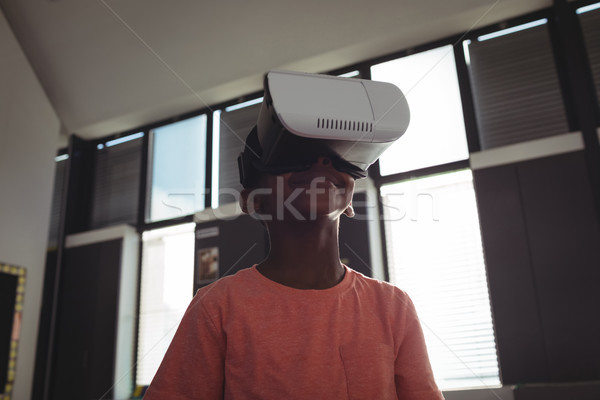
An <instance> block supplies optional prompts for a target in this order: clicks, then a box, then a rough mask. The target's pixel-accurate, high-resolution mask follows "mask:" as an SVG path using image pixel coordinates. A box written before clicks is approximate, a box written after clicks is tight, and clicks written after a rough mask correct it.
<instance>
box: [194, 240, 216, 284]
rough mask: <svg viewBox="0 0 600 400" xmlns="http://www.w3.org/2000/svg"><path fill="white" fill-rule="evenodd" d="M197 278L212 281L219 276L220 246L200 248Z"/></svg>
mask: <svg viewBox="0 0 600 400" xmlns="http://www.w3.org/2000/svg"><path fill="white" fill-rule="evenodd" d="M197 260H198V271H197V275H196V276H197V279H198V281H200V282H206V281H212V280H215V279H217V278H218V277H219V248H218V247H216V246H215V247H207V248H204V249H199V250H198V255H197Z"/></svg>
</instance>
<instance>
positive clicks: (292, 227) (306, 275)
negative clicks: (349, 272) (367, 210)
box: [258, 219, 345, 289]
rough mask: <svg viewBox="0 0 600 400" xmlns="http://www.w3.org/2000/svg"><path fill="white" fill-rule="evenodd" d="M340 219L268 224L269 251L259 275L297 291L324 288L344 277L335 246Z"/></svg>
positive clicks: (333, 284)
mask: <svg viewBox="0 0 600 400" xmlns="http://www.w3.org/2000/svg"><path fill="white" fill-rule="evenodd" d="M338 230H339V219H335V220H328V219H323V220H318V221H310V222H306V221H305V222H299V223H297V224H289V223H285V224H283V223H276V222H275V223H271V224H269V237H270V240H271V251H270V253H269V255H268V257H267V258H266V259H265V260H264V261H263V262H262V263H261V264H260V265H259V266H258V270H259V272H260V273H261V274H263V275H264V276H266V277H267V278H269V279H271V280H273V281H275V282H278V283H280V284H282V285H285V286H290V287H293V288H297V289H327V288H330V287H332V286H335V285H336V284H338V283H339V282H340V281H341V280H342V278H343V277H344V271H345V270H344V267H343V266H342V263H341V261H340V255H339V243H338Z"/></svg>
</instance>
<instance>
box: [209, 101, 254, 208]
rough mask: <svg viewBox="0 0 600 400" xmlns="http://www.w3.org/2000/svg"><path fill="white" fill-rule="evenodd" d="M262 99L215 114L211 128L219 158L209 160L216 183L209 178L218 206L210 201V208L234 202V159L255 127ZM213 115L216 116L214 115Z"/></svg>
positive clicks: (236, 189)
mask: <svg viewBox="0 0 600 400" xmlns="http://www.w3.org/2000/svg"><path fill="white" fill-rule="evenodd" d="M261 102H262V98H259V99H255V100H251V101H249V102H246V103H242V104H239V105H235V106H232V107H228V108H226V109H225V110H223V111H218V112H217V113H218V115H219V116H220V118H219V119H218V122H219V123H218V124H214V125H213V129H214V136H213V137H214V138H215V142H216V141H218V143H219V146H218V149H219V156H218V158H216V159H213V169H215V170H218V172H219V175H218V177H217V179H215V176H214V175H213V182H215V183H217V182H218V186H217V185H214V186H213V192H214V191H216V192H217V193H218V198H216V197H215V196H213V197H212V198H213V199H218V202H217V203H215V202H214V201H213V207H216V206H218V205H219V204H226V203H232V202H236V201H237V198H236V197H235V196H236V194H237V193H239V192H240V191H241V190H242V185H241V184H240V177H239V173H238V165H237V158H238V156H239V154H240V152H241V151H242V150H243V149H244V143H245V141H246V137H247V136H248V134H249V133H250V131H251V130H252V128H253V127H254V125H256V120H257V119H258V113H259V111H260V107H261ZM215 114H216V113H215Z"/></svg>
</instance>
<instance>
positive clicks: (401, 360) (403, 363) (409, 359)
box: [395, 295, 444, 400]
mask: <svg viewBox="0 0 600 400" xmlns="http://www.w3.org/2000/svg"><path fill="white" fill-rule="evenodd" d="M403 301H404V303H405V306H406V308H405V319H404V323H403V329H402V330H403V332H404V334H403V338H402V341H401V344H400V348H399V351H398V354H397V357H396V364H395V381H396V393H397V395H398V399H399V400H408V399H410V400H443V398H444V397H443V396H442V393H441V392H440V390H439V389H438V387H437V385H436V383H435V379H434V377H433V372H432V370H431V364H430V363H429V356H428V355H427V347H426V345H425V338H424V336H423V330H422V328H421V324H420V322H419V318H418V317H417V312H416V310H415V306H414V304H413V303H412V301H411V300H410V298H409V297H408V296H406V295H405V298H404V299H403Z"/></svg>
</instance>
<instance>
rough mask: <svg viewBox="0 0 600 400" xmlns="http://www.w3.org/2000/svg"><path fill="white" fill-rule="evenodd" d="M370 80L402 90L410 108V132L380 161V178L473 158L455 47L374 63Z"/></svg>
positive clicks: (444, 47) (445, 47) (440, 48)
mask: <svg viewBox="0 0 600 400" xmlns="http://www.w3.org/2000/svg"><path fill="white" fill-rule="evenodd" d="M371 78H372V79H373V80H377V81H384V82H391V83H393V84H395V85H396V86H398V87H399V88H400V89H401V90H402V93H404V95H405V96H406V100H407V101H408V105H409V107H410V125H409V127H408V130H407V131H406V133H405V134H404V135H403V136H402V137H401V138H400V139H399V140H398V141H397V142H396V143H394V144H393V145H392V146H391V147H390V148H389V149H388V150H387V151H386V152H385V153H384V154H383V156H382V157H381V158H380V159H379V165H380V169H381V174H382V175H390V174H394V173H398V172H405V171H410V170H414V169H419V168H425V167H431V166H434V165H440V164H445V163H449V162H453V161H459V160H466V159H467V158H468V157H469V151H468V148H467V139H466V135H465V126H464V120H463V113H462V105H461V100H460V92H459V88H458V80H457V77H456V65H455V63H454V53H453V50H452V46H450V45H448V46H443V47H439V48H436V49H433V50H429V51H425V52H422V53H418V54H414V55H411V56H408V57H403V58H399V59H397V60H392V61H388V62H385V63H382V64H377V65H374V66H373V67H371Z"/></svg>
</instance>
